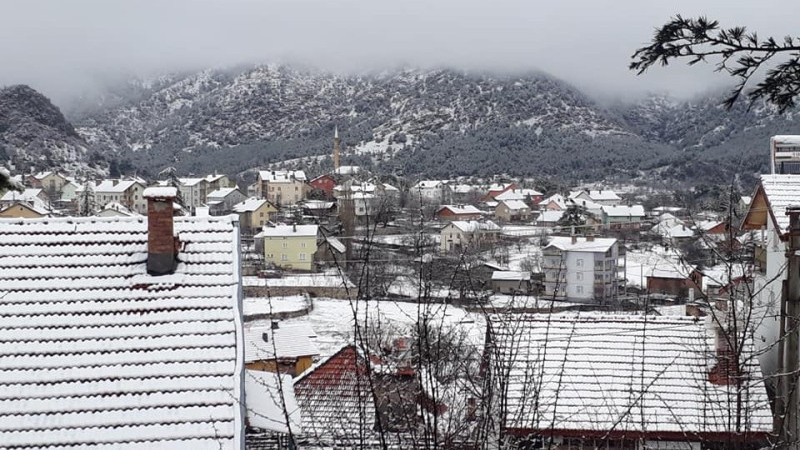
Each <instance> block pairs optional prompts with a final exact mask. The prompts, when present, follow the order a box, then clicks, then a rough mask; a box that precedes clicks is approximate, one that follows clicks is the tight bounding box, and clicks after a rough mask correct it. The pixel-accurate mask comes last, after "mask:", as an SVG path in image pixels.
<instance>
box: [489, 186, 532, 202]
mask: <svg viewBox="0 0 800 450" xmlns="http://www.w3.org/2000/svg"><path fill="white" fill-rule="evenodd" d="M494 199H495V200H497V201H498V202H500V201H503V200H524V199H525V195H524V194H523V193H522V190H521V189H509V190H507V191H505V192H503V193H501V194H497V195H495V196H494Z"/></svg>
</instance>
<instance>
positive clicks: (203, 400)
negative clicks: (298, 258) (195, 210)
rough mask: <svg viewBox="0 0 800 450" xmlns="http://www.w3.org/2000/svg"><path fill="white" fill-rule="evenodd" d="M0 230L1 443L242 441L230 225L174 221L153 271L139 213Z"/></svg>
mask: <svg viewBox="0 0 800 450" xmlns="http://www.w3.org/2000/svg"><path fill="white" fill-rule="evenodd" d="M0 229H2V230H3V239H0V298H2V299H3V301H2V303H0V337H2V339H0V340H1V341H2V342H4V344H2V345H1V346H0V361H2V365H3V369H2V370H0V390H2V392H6V393H12V394H9V395H10V396H9V395H6V396H5V398H4V400H3V401H0V416H2V417H3V418H4V422H3V430H2V431H0V441H2V446H10V447H19V448H23V447H24V448H44V447H48V448H49V447H53V448H56V447H58V448H66V447H72V446H76V448H77V446H100V445H103V446H104V447H108V448H132V447H134V446H142V445H145V446H147V447H148V448H162V449H166V448H199V449H217V448H219V446H220V445H222V446H223V448H238V446H239V444H238V440H239V439H241V438H242V437H241V436H240V434H241V430H243V428H244V423H243V420H242V418H241V417H240V416H239V414H240V413H239V412H238V411H240V410H239V406H238V403H237V401H238V400H237V399H238V398H241V392H240V389H241V378H240V377H241V372H240V370H241V367H243V366H242V364H243V361H241V360H240V359H239V358H237V354H238V352H237V335H238V333H237V327H239V325H237V324H239V323H240V320H241V319H240V317H241V313H240V312H239V310H238V306H237V304H238V299H237V297H238V294H237V292H238V291H239V287H238V286H239V275H238V274H239V269H238V259H239V257H238V248H239V245H238V228H237V227H236V223H235V222H233V221H232V220H231V219H230V218H229V217H219V218H207V219H204V220H198V219H196V218H176V219H175V231H176V234H177V236H178V237H179V239H180V242H181V243H182V244H184V245H182V246H181V250H180V252H179V253H178V260H179V261H180V262H179V263H178V266H177V269H176V271H175V273H174V274H170V275H162V276H151V275H148V274H147V269H146V260H147V240H148V239H147V221H146V220H145V219H144V218H123V217H114V218H97V217H81V218H58V219H27V220H19V219H8V220H4V219H0ZM12 341H13V342H12ZM89 430H91V431H89ZM142 443H145V444H142Z"/></svg>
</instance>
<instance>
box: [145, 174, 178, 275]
mask: <svg viewBox="0 0 800 450" xmlns="http://www.w3.org/2000/svg"><path fill="white" fill-rule="evenodd" d="M142 196H143V197H144V198H146V199H147V273H149V274H150V275H166V274H170V273H173V272H175V266H176V265H177V263H178V261H177V258H176V255H177V254H178V238H177V237H175V234H174V226H173V221H172V216H173V203H174V201H175V199H176V198H177V197H178V189H177V188H174V187H149V188H147V189H145V190H144V193H143V194H142Z"/></svg>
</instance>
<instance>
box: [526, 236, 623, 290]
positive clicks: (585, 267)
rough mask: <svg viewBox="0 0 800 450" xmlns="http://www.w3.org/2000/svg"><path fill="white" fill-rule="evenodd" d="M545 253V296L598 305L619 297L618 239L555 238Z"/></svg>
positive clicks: (587, 237) (592, 237)
mask: <svg viewBox="0 0 800 450" xmlns="http://www.w3.org/2000/svg"><path fill="white" fill-rule="evenodd" d="M542 253H543V256H544V259H543V261H544V263H543V267H542V269H543V270H544V274H545V275H544V289H545V292H544V294H545V296H547V297H551V298H556V299H566V300H569V301H579V302H594V303H603V302H606V301H609V300H611V299H613V298H615V297H616V295H617V284H618V283H619V280H618V279H617V261H618V259H619V256H620V255H619V250H618V245H617V240H616V239H614V238H599V237H594V236H585V237H578V236H555V237H553V238H552V239H551V241H550V243H548V244H547V246H546V247H545V248H544V249H543V251H542Z"/></svg>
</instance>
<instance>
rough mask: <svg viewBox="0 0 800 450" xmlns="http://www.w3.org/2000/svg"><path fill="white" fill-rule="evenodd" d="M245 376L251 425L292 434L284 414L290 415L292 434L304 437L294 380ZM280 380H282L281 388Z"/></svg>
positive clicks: (268, 374) (261, 374)
mask: <svg viewBox="0 0 800 450" xmlns="http://www.w3.org/2000/svg"><path fill="white" fill-rule="evenodd" d="M244 372H245V377H244V391H245V402H246V403H247V422H248V424H249V425H250V426H252V427H257V428H261V429H263V430H269V431H275V432H278V433H289V427H287V426H286V416H285V415H284V411H285V412H286V413H288V415H289V424H290V425H291V427H292V433H296V434H301V433H302V432H303V429H302V427H301V425H302V422H303V419H302V416H301V414H300V407H299V406H297V399H296V398H295V395H294V388H293V387H292V376H291V375H282V374H277V373H272V372H262V371H260V370H245V371H244ZM278 377H280V384H279V383H278ZM281 396H282V397H283V398H281ZM284 406H285V409H284Z"/></svg>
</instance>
